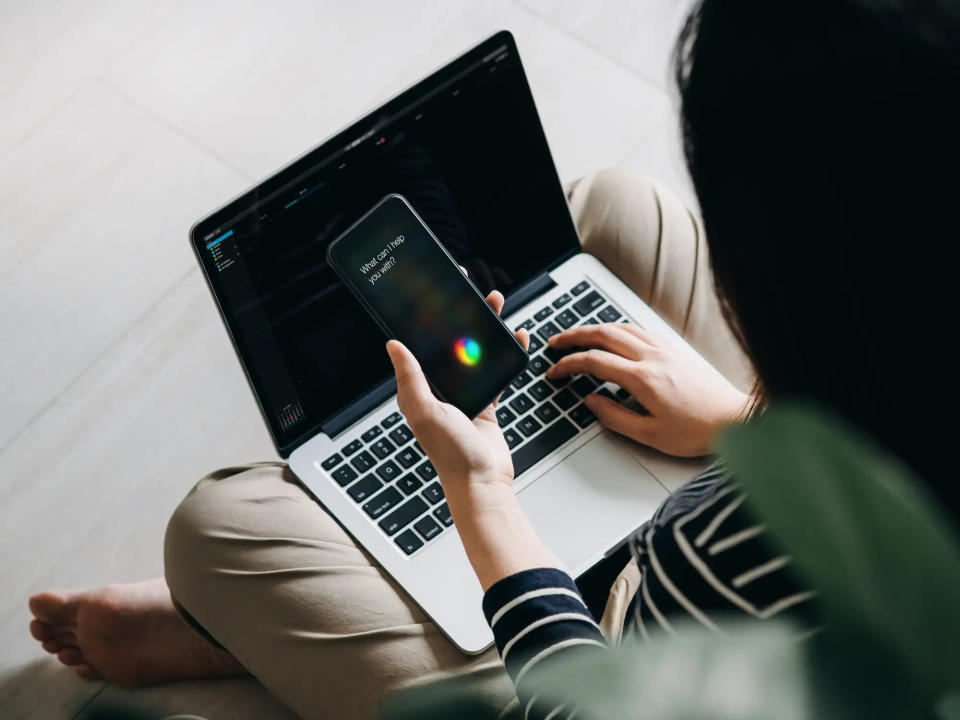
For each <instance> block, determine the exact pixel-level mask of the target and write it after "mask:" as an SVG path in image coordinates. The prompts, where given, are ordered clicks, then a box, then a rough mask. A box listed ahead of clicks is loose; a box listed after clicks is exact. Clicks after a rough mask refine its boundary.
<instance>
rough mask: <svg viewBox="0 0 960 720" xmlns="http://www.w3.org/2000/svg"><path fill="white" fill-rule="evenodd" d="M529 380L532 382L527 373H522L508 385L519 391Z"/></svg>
mask: <svg viewBox="0 0 960 720" xmlns="http://www.w3.org/2000/svg"><path fill="white" fill-rule="evenodd" d="M531 380H533V378H532V377H530V373H528V372H527V371H523V372H522V373H520V374H519V375H517V379H516V380H514V381H513V382H512V383H510V384H511V385H513V386H514V387H515V388H516V389H517V390H519V389H520V388H522V387H523V386H524V385H526V384H527V383H528V382H530V381H531Z"/></svg>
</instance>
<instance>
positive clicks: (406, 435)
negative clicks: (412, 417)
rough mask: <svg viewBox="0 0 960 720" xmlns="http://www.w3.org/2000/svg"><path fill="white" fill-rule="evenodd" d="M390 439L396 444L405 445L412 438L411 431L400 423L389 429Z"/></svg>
mask: <svg viewBox="0 0 960 720" xmlns="http://www.w3.org/2000/svg"><path fill="white" fill-rule="evenodd" d="M390 439H391V440H393V441H394V442H395V443H396V444H397V445H398V446H400V445H406V444H407V443H408V442H410V441H411V440H412V439H413V433H412V432H411V431H410V428H408V427H407V426H406V425H401V426H400V427H396V428H394V429H393V430H391V431H390Z"/></svg>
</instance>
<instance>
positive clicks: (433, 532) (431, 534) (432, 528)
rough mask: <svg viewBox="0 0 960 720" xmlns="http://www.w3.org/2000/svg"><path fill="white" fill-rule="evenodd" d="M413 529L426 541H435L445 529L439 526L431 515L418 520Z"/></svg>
mask: <svg viewBox="0 0 960 720" xmlns="http://www.w3.org/2000/svg"><path fill="white" fill-rule="evenodd" d="M413 529H414V530H416V531H417V532H418V533H420V535H422V536H423V539H424V540H433V539H434V538H435V537H436V536H437V535H439V534H440V533H441V532H442V531H443V528H442V527H440V526H439V525H438V524H437V521H436V520H434V519H433V518H432V517H430V516H429V515H425V516H424V517H422V518H420V519H419V520H417V522H416V523H415V524H414V526H413Z"/></svg>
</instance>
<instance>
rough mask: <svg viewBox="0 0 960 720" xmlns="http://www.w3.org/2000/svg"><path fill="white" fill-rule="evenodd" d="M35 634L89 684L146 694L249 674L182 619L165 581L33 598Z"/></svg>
mask: <svg viewBox="0 0 960 720" xmlns="http://www.w3.org/2000/svg"><path fill="white" fill-rule="evenodd" d="M30 611H31V612H32V613H33V615H34V618H35V619H34V620H33V621H32V622H31V623H30V634H31V635H33V637H35V638H36V639H37V640H39V641H40V642H41V643H42V644H43V649H44V650H46V651H47V652H49V653H53V654H55V655H56V656H57V658H58V659H59V660H60V662H62V663H63V664H64V665H71V666H73V668H74V670H75V671H76V673H77V675H79V676H80V677H82V678H87V679H88V680H109V681H110V682H112V683H115V684H117V685H122V686H124V687H138V686H141V685H150V684H152V683H158V682H163V681H166V680H180V679H184V678H200V677H223V676H228V675H244V674H246V672H247V671H246V670H245V669H244V667H243V666H242V665H241V664H240V663H239V662H238V661H237V660H236V659H235V658H234V657H233V656H232V655H231V654H230V653H228V652H226V651H225V650H218V649H217V648H215V647H214V646H213V645H211V644H210V643H209V642H207V641H206V640H205V639H204V638H203V637H201V636H200V635H199V634H198V633H197V632H196V630H194V629H193V628H191V627H190V626H189V625H188V624H187V622H186V621H185V620H184V619H183V618H182V617H181V616H180V613H178V612H177V610H176V608H174V607H173V602H172V601H171V599H170V591H169V590H168V589H167V583H166V582H165V581H164V580H163V578H155V579H153V580H147V581H145V582H139V583H130V584H129V585H108V586H106V587H102V588H97V589H96V590H74V591H67V592H44V593H40V594H39V595H34V596H33V597H32V598H30Z"/></svg>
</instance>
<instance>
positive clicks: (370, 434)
mask: <svg viewBox="0 0 960 720" xmlns="http://www.w3.org/2000/svg"><path fill="white" fill-rule="evenodd" d="M382 432H383V430H381V429H380V426H379V425H374V426H373V427H372V428H370V429H369V430H367V431H366V432H365V433H364V434H363V435H361V436H360V438H361V439H362V440H363V441H364V442H370V441H371V440H373V439H374V438H375V437H377V435H379V434H380V433H382Z"/></svg>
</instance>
